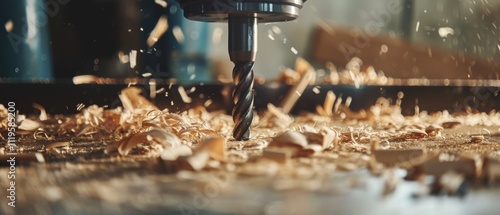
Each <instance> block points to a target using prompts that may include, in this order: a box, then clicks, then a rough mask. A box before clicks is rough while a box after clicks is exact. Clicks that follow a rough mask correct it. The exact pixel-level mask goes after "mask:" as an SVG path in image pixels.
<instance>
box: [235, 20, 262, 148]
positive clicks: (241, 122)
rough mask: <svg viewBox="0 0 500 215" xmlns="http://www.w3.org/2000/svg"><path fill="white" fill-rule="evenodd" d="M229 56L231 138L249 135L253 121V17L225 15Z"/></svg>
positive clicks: (241, 137) (255, 37) (254, 52)
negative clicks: (232, 82)
mask: <svg viewBox="0 0 500 215" xmlns="http://www.w3.org/2000/svg"><path fill="white" fill-rule="evenodd" d="M228 23H229V57H230V58H231V61H233V63H234V70H233V80H234V84H235V89H234V91H233V102H234V108H233V121H234V128H233V137H234V138H235V139H236V140H249V139H250V138H251V131H250V126H251V125H252V122H253V102H254V96H253V84H254V74H253V66H254V61H255V57H256V55H257V17H255V16H253V15H246V16H238V17H231V16H230V17H229V20H228Z"/></svg>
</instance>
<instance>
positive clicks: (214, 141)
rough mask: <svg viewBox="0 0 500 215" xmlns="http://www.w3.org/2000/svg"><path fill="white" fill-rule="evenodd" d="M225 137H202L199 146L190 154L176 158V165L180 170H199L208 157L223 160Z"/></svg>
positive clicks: (204, 165)
mask: <svg viewBox="0 0 500 215" xmlns="http://www.w3.org/2000/svg"><path fill="white" fill-rule="evenodd" d="M225 141H226V140H225V139H224V138H222V137H211V138H207V139H204V140H203V141H202V142H200V143H199V146H198V147H197V148H195V149H194V150H193V154H192V155H190V156H183V157H179V159H177V160H176V161H175V162H176V165H177V168H179V169H180V170H192V171H200V170H202V169H203V168H205V167H206V166H207V164H208V162H209V160H210V158H212V159H215V160H225V159H226V154H225Z"/></svg>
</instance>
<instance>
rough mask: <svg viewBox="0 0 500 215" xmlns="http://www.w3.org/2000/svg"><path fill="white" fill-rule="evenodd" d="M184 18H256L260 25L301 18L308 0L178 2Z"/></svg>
mask: <svg viewBox="0 0 500 215" xmlns="http://www.w3.org/2000/svg"><path fill="white" fill-rule="evenodd" d="M177 1H178V2H179V3H180V5H181V7H182V9H183V10H184V16H185V17H186V18H188V19H192V20H197V21H204V22H227V20H228V18H229V17H230V16H237V17H241V16H256V17H257V20H258V22H259V23H267V22H285V21H291V20H294V19H296V18H297V17H299V11H300V9H301V8H302V4H303V3H304V2H305V1H306V0H177Z"/></svg>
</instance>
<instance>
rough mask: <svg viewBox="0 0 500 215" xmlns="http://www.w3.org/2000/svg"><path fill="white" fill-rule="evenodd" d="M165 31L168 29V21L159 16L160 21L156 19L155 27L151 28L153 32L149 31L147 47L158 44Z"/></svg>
mask: <svg viewBox="0 0 500 215" xmlns="http://www.w3.org/2000/svg"><path fill="white" fill-rule="evenodd" d="M167 29H168V19H167V17H166V16H161V17H160V19H158V22H157V23H156V26H155V27H154V28H153V31H151V34H150V35H149V37H148V39H147V44H148V46H149V47H152V46H154V44H156V42H158V39H159V38H160V37H161V36H162V35H163V34H164V33H165V32H166V31H167ZM174 33H175V32H174Z"/></svg>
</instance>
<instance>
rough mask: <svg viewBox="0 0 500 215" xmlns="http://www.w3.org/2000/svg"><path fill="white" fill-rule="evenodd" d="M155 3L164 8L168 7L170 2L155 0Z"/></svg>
mask: <svg viewBox="0 0 500 215" xmlns="http://www.w3.org/2000/svg"><path fill="white" fill-rule="evenodd" d="M155 3H156V4H158V5H160V6H162V7H163V8H167V6H168V3H167V2H166V1H165V0H155Z"/></svg>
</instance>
